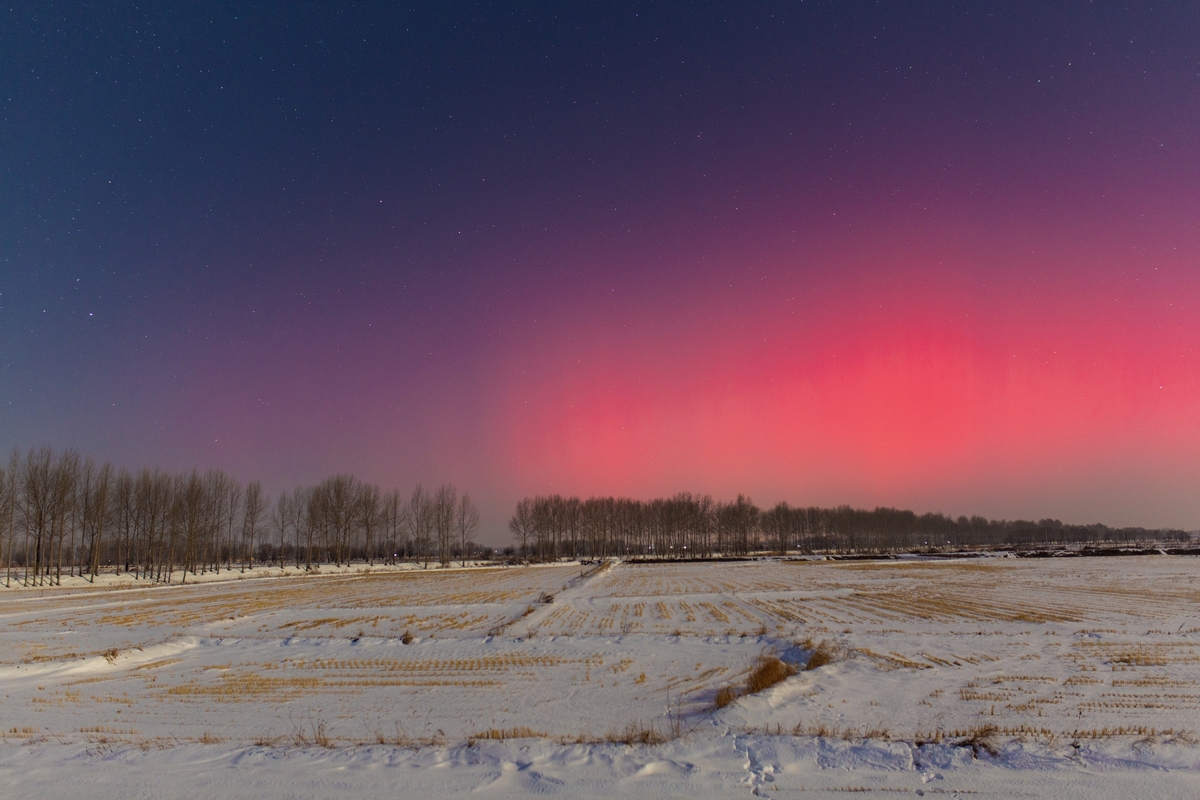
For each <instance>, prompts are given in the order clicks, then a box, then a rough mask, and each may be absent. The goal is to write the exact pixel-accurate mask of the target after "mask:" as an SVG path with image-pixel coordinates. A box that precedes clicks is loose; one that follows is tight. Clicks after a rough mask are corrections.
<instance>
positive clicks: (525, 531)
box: [508, 497, 536, 558]
mask: <svg viewBox="0 0 1200 800" xmlns="http://www.w3.org/2000/svg"><path fill="white" fill-rule="evenodd" d="M535 528H536V524H535V522H534V507H533V500H532V499H531V498H528V497H526V498H524V499H522V500H521V501H519V502H518V503H517V510H516V512H515V513H514V514H513V515H512V519H510V520H509V521H508V529H509V530H510V531H512V533H513V536H514V537H516V538H517V539H518V540H519V541H520V542H521V558H528V557H529V539H530V537H531V536H533V534H534V530H535Z"/></svg>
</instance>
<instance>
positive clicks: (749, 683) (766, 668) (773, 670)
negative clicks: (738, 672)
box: [746, 656, 796, 694]
mask: <svg viewBox="0 0 1200 800" xmlns="http://www.w3.org/2000/svg"><path fill="white" fill-rule="evenodd" d="M795 674H796V668H795V667H793V666H792V665H791V664H785V663H783V662H782V661H780V660H779V659H778V658H777V657H775V656H762V657H760V658H759V660H758V666H757V667H755V668H754V671H753V672H751V673H750V677H749V678H747V679H746V694H757V693H758V692H761V691H765V690H766V689H770V688H771V687H772V686H774V685H775V684H777V683H783V682H784V681H786V680H787V679H788V678H790V677H791V676H793V675H795Z"/></svg>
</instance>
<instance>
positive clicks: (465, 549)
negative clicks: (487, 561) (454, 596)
mask: <svg viewBox="0 0 1200 800" xmlns="http://www.w3.org/2000/svg"><path fill="white" fill-rule="evenodd" d="M454 526H455V528H457V529H458V541H459V557H460V558H461V559H462V565H463V566H464V567H465V566H466V565H467V556H468V555H470V552H471V548H472V547H473V546H474V545H473V543H472V542H471V537H473V536H474V535H475V531H477V530H479V509H477V508H475V504H474V503H473V502H471V496H470V495H468V494H467V493H466V492H463V494H462V497H460V498H459V500H458V507H457V509H456V510H455V514H454Z"/></svg>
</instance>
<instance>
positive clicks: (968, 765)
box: [0, 556, 1200, 798]
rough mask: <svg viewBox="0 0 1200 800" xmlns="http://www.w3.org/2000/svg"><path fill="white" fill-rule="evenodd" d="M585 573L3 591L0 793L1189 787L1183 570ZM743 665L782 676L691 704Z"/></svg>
mask: <svg viewBox="0 0 1200 800" xmlns="http://www.w3.org/2000/svg"><path fill="white" fill-rule="evenodd" d="M590 569H591V568H590V567H587V566H581V565H579V564H561V565H544V566H535V567H508V568H481V567H477V568H468V569H450V570H429V571H425V570H412V569H402V570H397V569H378V568H376V569H372V570H367V569H366V568H361V567H359V568H350V569H341V570H336V571H335V570H328V569H325V570H323V571H322V574H320V575H299V574H293V575H290V576H286V577H278V572H279V571H278V570H277V569H276V570H274V574H275V575H276V577H270V576H271V575H272V572H271V570H269V569H260V570H258V571H257V572H255V573H252V574H253V575H254V577H251V578H247V577H246V576H245V575H242V574H241V573H238V572H234V573H222V575H221V577H222V578H225V580H214V579H213V577H215V576H211V573H210V576H205V577H206V578H208V580H206V581H203V582H195V583H193V582H192V581H191V580H190V576H189V583H188V584H187V585H183V586H181V585H173V586H159V587H153V586H148V585H146V584H145V583H139V582H134V581H132V580H131V579H129V578H127V577H126V578H119V579H118V578H112V577H108V578H104V579H102V580H101V581H98V583H97V584H96V585H94V586H93V585H90V584H85V583H83V582H81V581H79V580H78V579H76V582H75V584H74V585H70V586H65V587H63V588H54V589H46V588H43V589H33V588H31V589H17V588H14V589H9V590H0V597H2V598H3V605H2V606H0V609H2V610H0V693H2V694H3V696H4V701H3V711H2V719H0V785H3V786H5V787H11V788H10V789H9V791H11V792H12V793H13V794H14V795H16V794H17V793H18V792H20V791H21V789H24V790H25V792H26V793H29V792H34V793H41V794H55V795H57V794H67V793H68V792H72V791H80V792H83V791H87V792H88V794H89V796H93V797H109V796H112V797H117V796H121V797H139V796H151V795H153V796H154V797H166V798H170V797H174V796H180V797H191V796H196V795H197V794H204V795H216V794H219V795H221V796H228V797H274V796H294V797H326V796H333V795H334V794H342V793H343V792H344V791H346V790H352V791H354V792H356V793H357V794H358V795H360V796H363V797H375V796H388V797H395V796H403V797H407V796H412V797H425V796H430V795H432V794H435V793H436V794H438V795H456V794H463V795H465V794H480V795H484V796H499V797H507V796H524V795H531V794H546V793H549V794H555V795H559V796H563V797H571V798H575V797H610V796H630V797H642V796H677V795H683V794H686V795H689V796H693V797H710V796H711V797H731V796H752V794H754V793H757V794H762V795H768V796H779V797H786V796H789V795H798V796H799V795H802V796H805V797H821V796H841V795H843V794H845V793H846V792H847V791H848V790H854V791H858V790H864V791H866V792H867V793H868V794H870V793H892V792H896V791H899V792H903V793H914V794H919V793H924V794H937V795H946V796H954V795H955V794H956V793H965V792H974V793H983V794H992V795H995V796H1016V795H1022V796H1031V797H1039V796H1055V797H1059V796H1072V797H1074V796H1078V797H1128V796H1136V795H1140V796H1163V797H1171V796H1178V797H1194V796H1200V746H1198V745H1197V743H1196V740H1195V738H1194V736H1195V735H1196V734H1195V731H1196V727H1197V724H1196V721H1197V720H1200V714H1198V713H1197V712H1198V711H1200V561H1197V560H1196V559H1194V558H1189V557H1153V556H1145V557H1136V558H1076V559H1063V560H1058V559H1037V560H1023V559H971V560H962V561H921V560H908V561H902V562H854V563H838V562H828V561H824V562H794V561H792V562H788V561H779V560H767V561H758V562H739V563H689V564H653V565H639V564H633V563H618V564H614V565H611V566H608V567H606V568H604V569H601V570H599V571H598V572H589V570H590ZM235 577H236V578H241V579H233V578H235ZM546 600H549V602H545V601H546ZM821 643H824V646H825V647H826V648H828V649H830V650H831V651H832V652H834V653H835V654H837V658H836V659H835V661H834V662H833V663H830V664H828V665H826V666H822V667H820V668H818V669H812V670H805V669H803V667H804V665H805V664H806V662H807V660H808V658H809V657H810V655H811V653H812V648H813V647H815V646H818V645H819V644H821ZM765 653H773V654H777V655H779V656H781V657H782V658H783V659H784V660H785V661H788V662H791V663H793V664H794V665H795V666H796V667H797V669H798V671H797V673H796V674H795V675H794V676H792V677H791V678H789V679H787V680H786V681H784V682H783V683H780V684H778V685H776V686H774V687H772V688H771V689H768V690H766V691H764V692H762V693H759V694H757V695H752V696H744V697H741V698H739V699H738V700H737V701H736V702H734V703H733V704H731V705H729V706H727V707H725V708H723V709H720V710H716V709H715V708H714V705H713V698H714V696H715V694H716V691H717V690H718V689H719V688H721V687H723V686H741V685H742V684H743V683H744V681H745V678H746V675H747V674H748V672H749V671H750V669H751V668H752V667H753V666H754V664H755V663H756V661H757V659H758V658H759V657H760V655H762V654H765ZM497 737H503V738H497ZM647 738H649V739H651V740H655V739H665V740H666V741H662V742H661V743H658V744H637V743H634V744H627V743H625V741H634V742H636V741H639V740H645V739H647ZM972 744H974V746H971V745H972ZM6 793H7V792H6Z"/></svg>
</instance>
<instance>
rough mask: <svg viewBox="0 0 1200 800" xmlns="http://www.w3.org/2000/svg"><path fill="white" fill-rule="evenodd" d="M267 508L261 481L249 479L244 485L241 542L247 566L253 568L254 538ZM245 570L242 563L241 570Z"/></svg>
mask: <svg viewBox="0 0 1200 800" xmlns="http://www.w3.org/2000/svg"><path fill="white" fill-rule="evenodd" d="M266 508H267V499H266V498H265V497H263V493H262V483H260V482H259V481H251V482H250V483H249V484H247V485H246V504H245V510H244V511H243V512H242V542H243V543H244V546H245V548H246V553H247V559H248V563H249V568H250V569H254V538H255V536H257V535H258V533H259V531H260V530H261V529H262V516H263V512H264V511H266ZM245 571H246V566H245V565H244V564H243V566H242V572H245Z"/></svg>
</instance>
